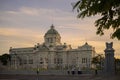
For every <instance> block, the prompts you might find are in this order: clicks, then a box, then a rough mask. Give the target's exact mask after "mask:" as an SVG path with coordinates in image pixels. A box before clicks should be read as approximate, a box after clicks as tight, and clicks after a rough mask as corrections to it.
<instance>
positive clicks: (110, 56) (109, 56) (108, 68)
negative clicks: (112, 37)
mask: <svg viewBox="0 0 120 80" xmlns="http://www.w3.org/2000/svg"><path fill="white" fill-rule="evenodd" d="M112 47H113V42H111V43H107V42H106V49H105V50H104V52H105V64H104V70H105V73H106V74H114V73H115V62H114V51H115V50H114V49H113V48H112Z"/></svg>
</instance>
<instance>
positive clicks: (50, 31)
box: [45, 24, 60, 36]
mask: <svg viewBox="0 0 120 80" xmlns="http://www.w3.org/2000/svg"><path fill="white" fill-rule="evenodd" d="M47 35H60V34H59V33H58V31H56V30H55V29H54V26H53V24H52V25H51V28H50V29H49V30H48V31H47V33H45V36H47Z"/></svg>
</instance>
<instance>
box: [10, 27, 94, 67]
mask: <svg viewBox="0 0 120 80" xmlns="http://www.w3.org/2000/svg"><path fill="white" fill-rule="evenodd" d="M9 53H10V55H11V67H12V68H15V69H20V68H23V69H31V68H45V69H72V68H73V67H75V68H81V69H82V68H91V67H92V64H91V60H92V58H93V57H94V56H95V48H94V47H92V46H90V45H89V44H88V43H87V42H86V43H85V44H84V45H82V46H78V48H77V49H72V47H71V45H67V44H66V43H64V44H62V43H61V36H60V34H59V33H58V31H57V30H55V28H54V26H53V25H51V28H50V29H49V30H48V31H47V32H46V33H45V35H44V43H42V44H39V43H38V44H37V45H35V46H34V47H26V48H12V47H11V48H10V50H9Z"/></svg>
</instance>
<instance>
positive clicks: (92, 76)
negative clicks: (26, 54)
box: [0, 74, 120, 80]
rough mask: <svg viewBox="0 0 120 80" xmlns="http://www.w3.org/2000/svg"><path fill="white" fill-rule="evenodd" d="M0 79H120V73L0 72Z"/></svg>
mask: <svg viewBox="0 0 120 80" xmlns="http://www.w3.org/2000/svg"><path fill="white" fill-rule="evenodd" d="M0 80H120V75H115V76H113V75H112V76H100V75H97V76H95V75H90V74H82V75H39V76H37V75H20V74H19V75H15V74H12V75H10V74H0Z"/></svg>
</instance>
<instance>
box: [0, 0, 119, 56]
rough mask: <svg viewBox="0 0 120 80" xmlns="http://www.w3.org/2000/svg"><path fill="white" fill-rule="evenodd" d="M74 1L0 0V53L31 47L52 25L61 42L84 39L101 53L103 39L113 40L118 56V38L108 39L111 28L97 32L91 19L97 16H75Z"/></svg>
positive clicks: (79, 42)
mask: <svg viewBox="0 0 120 80" xmlns="http://www.w3.org/2000/svg"><path fill="white" fill-rule="evenodd" d="M76 1H77V0H0V54H4V53H9V48H10V47H13V48H18V47H33V46H34V45H36V44H37V43H40V44H42V43H43V42H44V38H43V37H44V34H45V33H46V32H47V30H48V29H50V26H51V25H52V24H54V26H55V29H56V30H57V31H58V32H59V33H60V35H61V37H62V43H67V44H71V46H72V48H77V47H78V46H82V45H84V44H85V42H88V44H90V45H92V46H93V47H95V49H96V52H97V53H98V54H103V53H104V49H105V43H106V42H113V48H114V49H115V56H116V57H120V41H118V40H117V39H114V40H113V39H110V34H111V33H112V30H109V31H106V33H105V35H104V36H101V37H100V36H99V35H96V27H95V26H94V21H95V20H96V19H98V16H95V17H89V18H85V19H78V18H77V17H76V16H77V13H76V12H75V11H74V12H73V11H72V6H71V3H73V2H76Z"/></svg>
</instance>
